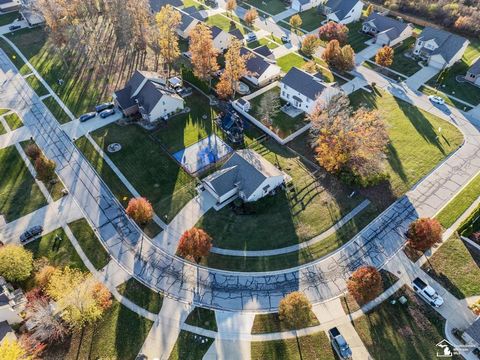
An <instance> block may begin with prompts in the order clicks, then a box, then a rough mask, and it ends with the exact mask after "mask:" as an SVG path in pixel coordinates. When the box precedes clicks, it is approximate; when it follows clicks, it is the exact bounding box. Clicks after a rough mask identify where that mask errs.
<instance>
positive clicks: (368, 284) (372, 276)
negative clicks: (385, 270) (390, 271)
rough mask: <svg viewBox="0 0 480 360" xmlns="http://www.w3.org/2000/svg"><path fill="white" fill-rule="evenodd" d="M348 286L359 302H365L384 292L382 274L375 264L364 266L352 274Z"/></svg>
mask: <svg viewBox="0 0 480 360" xmlns="http://www.w3.org/2000/svg"><path fill="white" fill-rule="evenodd" d="M347 288H348V292H349V293H350V294H351V295H352V296H353V297H354V298H355V300H357V302H358V303H359V304H365V303H367V302H369V301H370V300H373V299H375V298H376V297H377V296H378V295H379V294H380V293H381V292H382V290H383V281H382V276H381V275H380V273H379V272H378V270H377V269H376V268H375V267H374V266H362V267H360V268H358V269H357V270H355V272H354V273H353V274H352V276H351V277H350V279H349V280H348V282H347Z"/></svg>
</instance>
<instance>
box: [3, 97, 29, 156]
mask: <svg viewBox="0 0 480 360" xmlns="http://www.w3.org/2000/svg"><path fill="white" fill-rule="evenodd" d="M0 96H1V93H0ZM7 126H8V125H7ZM5 129H7V128H5ZM31 136H32V133H31V132H30V130H29V129H28V128H27V127H26V126H22V127H21V128H18V129H16V130H12V131H7V133H6V134H3V135H0V149H3V148H6V147H9V146H12V145H15V144H16V143H19V142H22V141H25V140H28V139H30V137H31Z"/></svg>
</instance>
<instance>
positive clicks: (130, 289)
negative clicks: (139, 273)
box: [117, 278, 163, 314]
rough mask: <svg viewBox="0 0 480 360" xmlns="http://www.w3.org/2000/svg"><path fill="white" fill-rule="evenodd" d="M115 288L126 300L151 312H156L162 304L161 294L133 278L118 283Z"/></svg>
mask: <svg viewBox="0 0 480 360" xmlns="http://www.w3.org/2000/svg"><path fill="white" fill-rule="evenodd" d="M117 290H118V292H119V293H120V294H122V295H123V296H125V297H126V298H127V299H128V300H130V301H131V302H133V303H134V304H137V305H138V306H140V307H142V308H144V309H145V310H147V311H150V312H151V313H154V314H158V313H159V312H160V309H161V308H162V304H163V296H162V295H160V294H159V293H157V292H155V291H153V290H152V289H150V288H148V287H146V286H145V285H143V284H142V283H140V282H139V281H138V280H136V279H135V278H130V279H128V281H127V282H125V283H123V284H121V285H119V286H118V287H117Z"/></svg>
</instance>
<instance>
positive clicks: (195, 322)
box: [185, 307, 218, 331]
mask: <svg viewBox="0 0 480 360" xmlns="http://www.w3.org/2000/svg"><path fill="white" fill-rule="evenodd" d="M185 323H186V324H188V325H192V326H197V327H200V328H203V329H207V330H212V331H217V330H218V329H217V320H216V319H215V311H213V310H210V309H204V308H201V307H196V308H195V309H193V311H192V312H191V313H190V314H188V317H187V319H186V320H185Z"/></svg>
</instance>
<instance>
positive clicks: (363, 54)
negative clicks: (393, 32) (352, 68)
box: [355, 44, 381, 66]
mask: <svg viewBox="0 0 480 360" xmlns="http://www.w3.org/2000/svg"><path fill="white" fill-rule="evenodd" d="M380 48H381V46H380V45H378V44H371V45H369V46H368V47H366V48H365V49H363V50H362V51H360V52H359V53H358V54H356V55H355V64H356V65H357V66H358V65H360V64H362V63H363V62H364V61H365V60H368V59H370V58H372V57H374V56H375V54H376V53H377V51H378V49H380Z"/></svg>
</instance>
